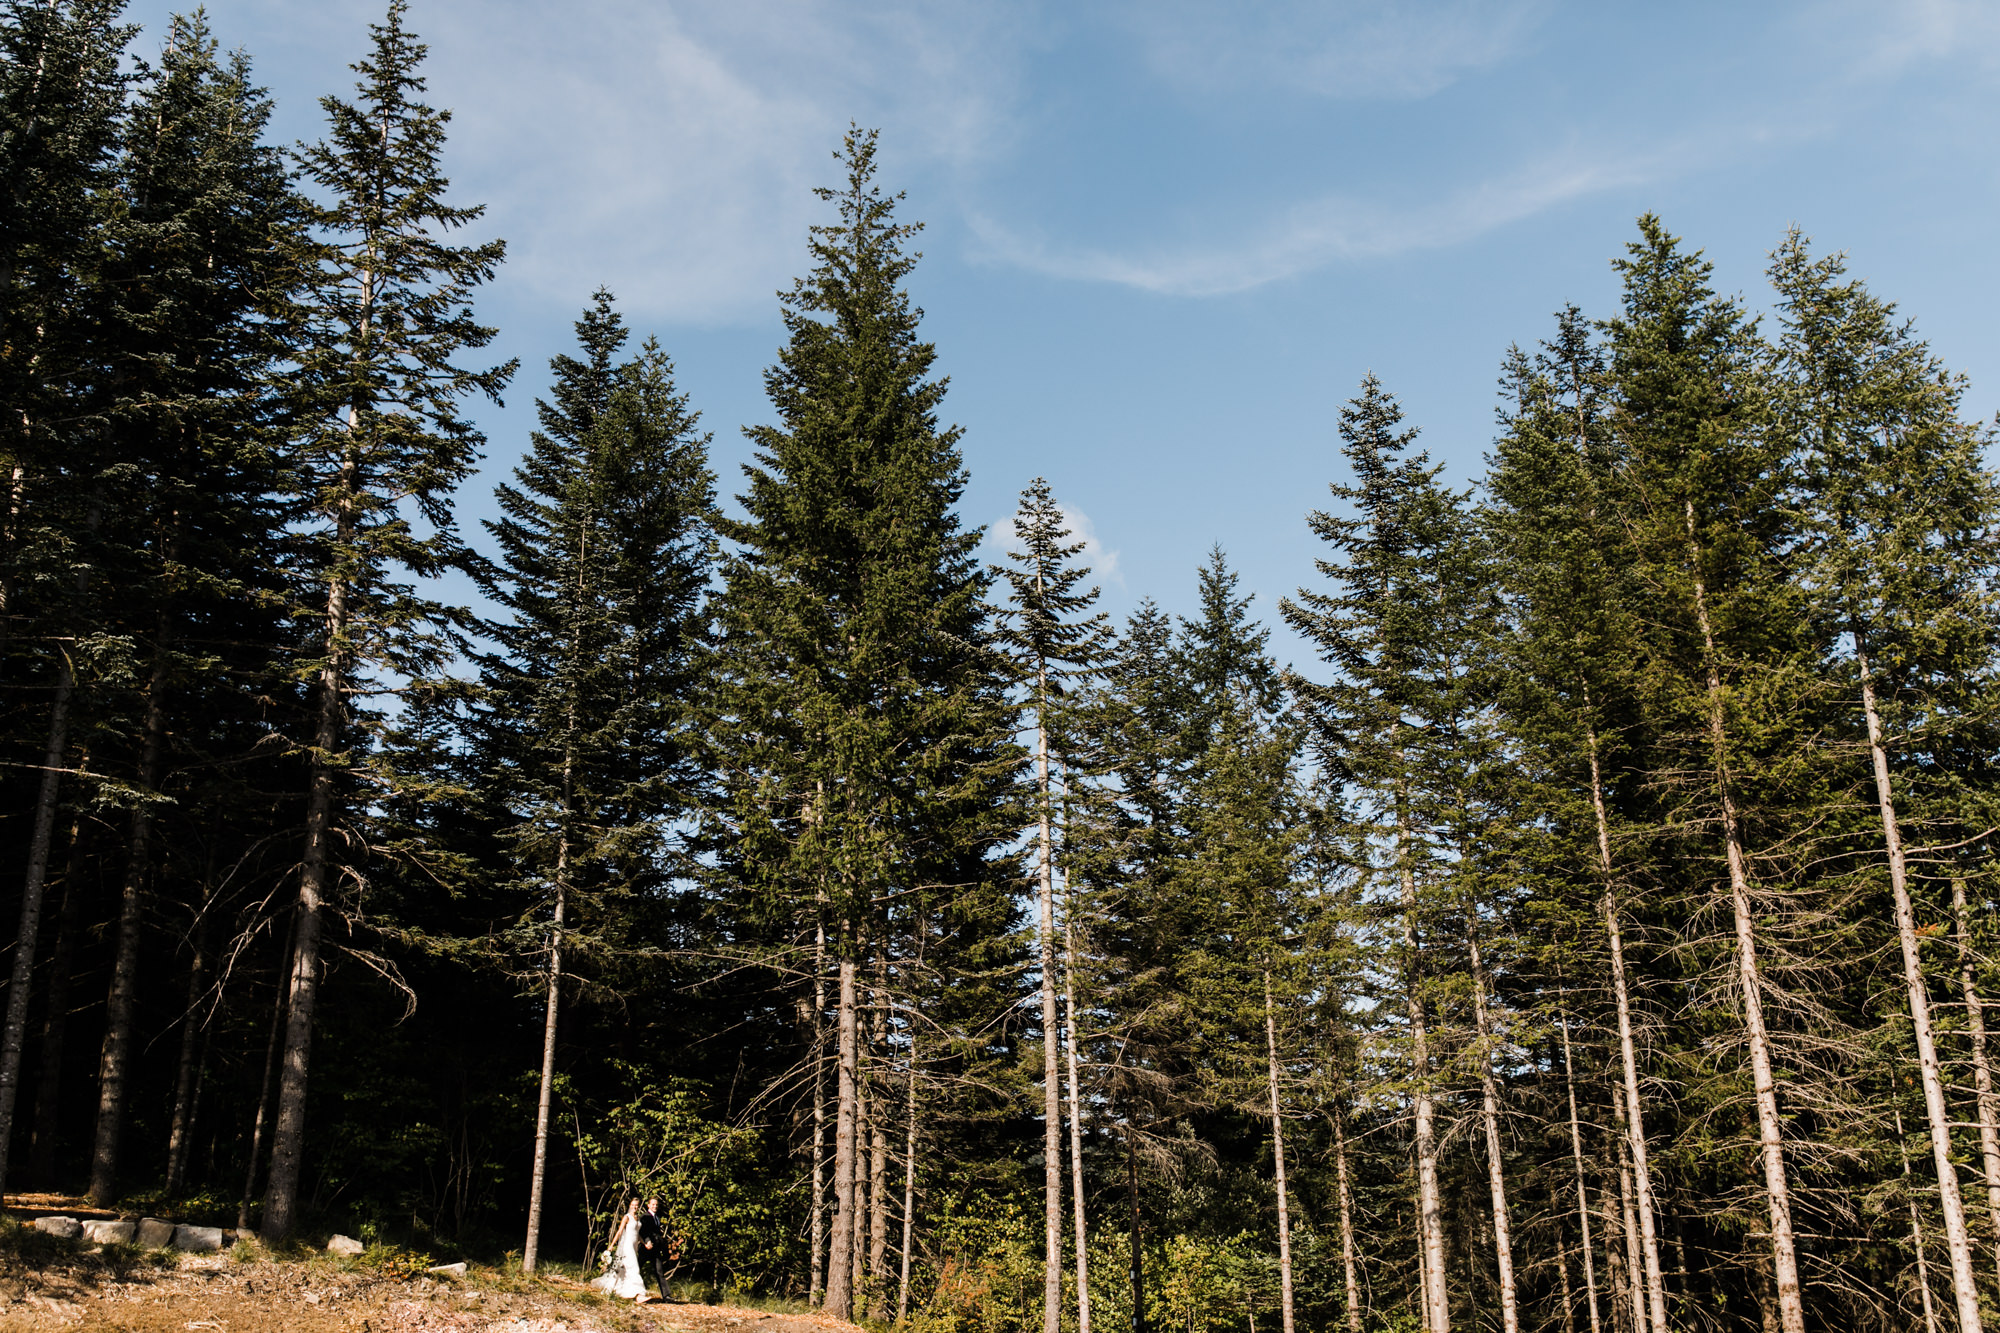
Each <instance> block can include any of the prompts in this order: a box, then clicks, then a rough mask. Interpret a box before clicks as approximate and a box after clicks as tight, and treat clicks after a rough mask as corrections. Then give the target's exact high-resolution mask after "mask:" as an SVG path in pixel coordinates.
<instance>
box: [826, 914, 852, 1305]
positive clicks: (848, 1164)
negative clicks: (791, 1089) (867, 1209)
mask: <svg viewBox="0 0 2000 1333" xmlns="http://www.w3.org/2000/svg"><path fill="white" fill-rule="evenodd" d="M836 1004H837V1006H838V1011H837V1014H836V1016H835V1020H834V1022H835V1031H836V1033H837V1034H838V1035H837V1040H838V1042H839V1046H838V1057H837V1058H838V1074H837V1076H836V1078H837V1082H836V1087H835V1102H834V1117H833V1243H832V1245H831V1247H830V1250H829V1253H828V1255H827V1265H826V1306H825V1309H826V1312H827V1313H828V1314H830V1315H832V1316H833V1317H834V1318H836V1319H851V1318H852V1317H853V1315H854V1230H855V1228H854V1176H855V1170H854V1165H855V1163H854V1156H855V1154H854V1135H855V1130H856V1125H855V1110H856V1106H855V1097H856V1078H855V1073H856V1070H855V1058H856V1050H855V1047H856V1045H857V1041H856V1038H857V1036H858V1034H857V1032H856V1031H855V1026H856V1022H855V1012H854V1007H855V995H854V958H853V956H852V953H851V951H850V950H848V949H842V950H841V958H840V989H839V995H838V999H837V1001H836Z"/></svg>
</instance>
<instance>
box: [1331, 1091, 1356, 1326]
mask: <svg viewBox="0 0 2000 1333" xmlns="http://www.w3.org/2000/svg"><path fill="white" fill-rule="evenodd" d="M1333 1167H1334V1182H1335V1185H1336V1187H1337V1194H1336V1202H1337V1204H1338V1206H1339V1209H1340V1275H1341V1281H1342V1289H1343V1291H1344V1292H1345V1294H1346V1297H1347V1333H1361V1283H1360V1280H1359V1276H1358V1275H1357V1274H1356V1272H1355V1271H1354V1270H1355V1264H1354V1194H1353V1190H1352V1187H1351V1186H1349V1184H1348V1182H1347V1131H1346V1129H1345V1128H1343V1127H1342V1125H1341V1115H1340V1112H1339V1110H1338V1109H1337V1108H1336V1109H1335V1111H1334V1113H1333Z"/></svg>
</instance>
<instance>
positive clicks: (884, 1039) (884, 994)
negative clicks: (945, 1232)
mask: <svg viewBox="0 0 2000 1333" xmlns="http://www.w3.org/2000/svg"><path fill="white" fill-rule="evenodd" d="M888 958H889V948H888V932H887V931H884V932H883V942H882V949H881V952H880V953H879V954H878V955H877V956H876V961H875V1021H874V1025H873V1026H874V1039H873V1040H872V1041H871V1042H870V1043H869V1048H870V1050H871V1051H872V1052H873V1053H874V1059H875V1061H876V1068H877V1069H878V1070H880V1071H882V1072H881V1073H880V1074H878V1075H877V1076H876V1077H875V1078H874V1079H872V1080H871V1082H870V1085H869V1098H868V1138H869V1149H868V1287H869V1293H868V1308H869V1310H870V1311H871V1312H873V1313H874V1314H875V1315H876V1317H877V1318H880V1317H881V1314H882V1312H883V1311H884V1310H886V1309H887V1307H888V1302H889V1119H888V1115H887V1111H888V1109H889V1108H888V1105H887V1096H886V1092H887V1088H886V1086H885V1085H886V1083H887V1081H888V1080H887V1076H886V1075H887V1070H888V1063H889V977H888V973H889V963H888Z"/></svg>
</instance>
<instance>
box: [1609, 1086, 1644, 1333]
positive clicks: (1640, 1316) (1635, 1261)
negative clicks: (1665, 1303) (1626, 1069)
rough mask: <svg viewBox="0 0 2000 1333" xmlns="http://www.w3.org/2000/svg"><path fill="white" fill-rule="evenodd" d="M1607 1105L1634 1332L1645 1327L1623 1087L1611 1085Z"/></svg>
mask: <svg viewBox="0 0 2000 1333" xmlns="http://www.w3.org/2000/svg"><path fill="white" fill-rule="evenodd" d="M1611 1109H1612V1113H1613V1115H1614V1117H1615V1118H1616V1119H1617V1121H1618V1129H1619V1135H1618V1139H1619V1141H1618V1213H1619V1217H1620V1219H1621V1220H1622V1221H1623V1223H1624V1228H1623V1230H1624V1232H1625V1275H1626V1277H1627V1279H1628V1280H1629V1281H1630V1283H1631V1287H1632V1325H1633V1328H1634V1330H1635V1333H1643V1330H1644V1329H1645V1327H1646V1319H1647V1312H1646V1270H1645V1260H1644V1259H1643V1258H1642V1257H1641V1255H1640V1253H1639V1225H1638V1220H1637V1217H1636V1210H1635V1208H1634V1205H1633V1199H1632V1157H1631V1153H1630V1152H1629V1151H1628V1149H1627V1146H1626V1134H1625V1090H1624V1089H1623V1088H1621V1087H1620V1086H1619V1085H1618V1084H1616V1083H1613V1084H1612V1085H1611Z"/></svg>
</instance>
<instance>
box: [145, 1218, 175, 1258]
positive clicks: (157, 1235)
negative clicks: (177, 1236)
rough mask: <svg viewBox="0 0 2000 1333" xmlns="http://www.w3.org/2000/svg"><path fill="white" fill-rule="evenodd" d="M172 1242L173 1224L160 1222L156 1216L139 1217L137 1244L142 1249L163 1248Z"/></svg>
mask: <svg viewBox="0 0 2000 1333" xmlns="http://www.w3.org/2000/svg"><path fill="white" fill-rule="evenodd" d="M173 1243H174V1224H173V1223H172V1222H162V1221H161V1220H160V1219H159V1218H157V1217H142V1218H140V1219H139V1245H140V1247H141V1248H142V1249H148V1250H164V1249H166V1248H167V1246H169V1245H171V1244H173Z"/></svg>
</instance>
